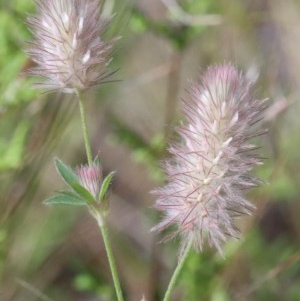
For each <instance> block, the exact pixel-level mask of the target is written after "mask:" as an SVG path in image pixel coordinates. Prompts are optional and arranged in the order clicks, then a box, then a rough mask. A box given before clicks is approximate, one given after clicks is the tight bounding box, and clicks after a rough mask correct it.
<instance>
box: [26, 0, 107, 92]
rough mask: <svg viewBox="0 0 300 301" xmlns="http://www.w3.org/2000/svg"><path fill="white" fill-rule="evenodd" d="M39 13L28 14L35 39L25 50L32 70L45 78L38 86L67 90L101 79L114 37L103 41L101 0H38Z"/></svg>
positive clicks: (86, 85) (104, 23) (87, 85)
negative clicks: (31, 64)
mask: <svg viewBox="0 0 300 301" xmlns="http://www.w3.org/2000/svg"><path fill="white" fill-rule="evenodd" d="M37 5H38V14H37V16H34V17H30V18H29V19H28V23H29V25H30V26H31V30H32V32H33V35H34V38H35V40H34V41H33V42H32V43H31V44H32V48H31V49H30V50H29V51H28V53H29V55H30V57H31V58H32V60H33V61H34V62H36V63H37V67H35V68H33V69H32V70H31V72H30V73H31V74H32V75H34V76H41V77H43V78H44V79H45V80H44V81H43V82H41V83H39V84H37V86H38V87H41V88H45V89H47V90H62V91H63V92H66V93H70V92H71V93H72V92H75V90H76V89H78V90H84V89H88V88H90V87H92V86H95V85H97V84H100V83H101V82H103V81H104V80H105V79H106V78H107V77H108V76H109V75H110V73H109V72H108V71H107V65H108V64H109V62H110V54H111V48H112V43H113V40H111V41H108V42H105V41H103V39H102V35H103V32H104V30H105V28H106V26H107V24H108V22H109V20H107V19H105V20H104V19H103V18H101V16H100V0H40V1H38V2H37Z"/></svg>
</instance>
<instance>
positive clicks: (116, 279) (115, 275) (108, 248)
mask: <svg viewBox="0 0 300 301" xmlns="http://www.w3.org/2000/svg"><path fill="white" fill-rule="evenodd" d="M93 215H94V217H95V218H96V220H97V222H98V225H99V228H100V230H101V234H102V237H103V241H104V246H105V249H106V254H107V258H108V262H109V266H110V270H111V275H112V278H113V282H114V286H115V291H116V295H117V298H118V301H124V298H123V294H122V289H121V285H120V280H119V276H118V271H117V267H116V263H115V259H114V255H113V253H112V248H111V244H110V240H109V235H108V231H107V227H106V225H105V221H104V219H103V218H102V216H101V215H100V214H99V213H96V214H93Z"/></svg>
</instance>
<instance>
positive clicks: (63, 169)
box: [54, 158, 79, 190]
mask: <svg viewBox="0 0 300 301" xmlns="http://www.w3.org/2000/svg"><path fill="white" fill-rule="evenodd" d="M54 163H55V166H56V169H57V171H58V173H59V174H60V176H61V177H62V179H63V180H64V181H65V182H66V184H68V185H70V186H71V187H72V188H73V189H74V187H73V185H75V184H79V180H78V177H77V175H76V174H75V173H74V171H73V170H72V168H71V167H69V166H67V165H65V164H64V163H63V162H62V161H61V160H59V159H58V158H55V159H54ZM74 190H75V189H74Z"/></svg>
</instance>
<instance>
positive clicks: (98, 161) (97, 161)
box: [93, 156, 100, 166]
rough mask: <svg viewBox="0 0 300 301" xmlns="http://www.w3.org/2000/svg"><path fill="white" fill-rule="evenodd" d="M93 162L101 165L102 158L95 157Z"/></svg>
mask: <svg viewBox="0 0 300 301" xmlns="http://www.w3.org/2000/svg"><path fill="white" fill-rule="evenodd" d="M93 164H95V165H97V166H99V165H100V159H99V157H98V156H96V157H95V159H94V161H93Z"/></svg>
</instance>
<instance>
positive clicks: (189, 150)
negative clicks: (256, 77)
mask: <svg viewBox="0 0 300 301" xmlns="http://www.w3.org/2000/svg"><path fill="white" fill-rule="evenodd" d="M251 86H252V83H250V82H249V81H247V80H246V78H245V77H244V76H243V75H241V74H240V73H239V72H238V71H237V70H236V69H235V68H234V67H233V66H232V65H231V64H223V65H220V66H213V67H211V68H209V69H208V70H207V71H206V72H205V73H204V74H203V76H202V82H200V83H193V84H191V87H190V99H188V100H187V101H185V102H184V104H183V113H184V115H185V118H186V121H187V122H186V125H183V126H181V127H179V128H178V133H179V134H180V136H181V143H177V144H175V145H172V146H171V147H170V152H171V154H172V155H173V156H172V158H171V159H169V160H167V161H166V162H165V164H164V166H165V171H166V174H167V178H168V180H169V183H168V184H167V185H166V186H164V187H162V188H160V189H157V190H156V191H155V192H154V193H155V194H156V195H157V196H158V199H157V201H156V208H157V209H159V210H161V211H163V212H164V219H163V220H162V221H161V222H160V223H159V224H158V225H157V226H156V227H155V228H154V230H156V231H162V230H164V229H166V228H169V227H170V226H174V225H175V227H176V230H175V232H172V233H171V235H170V237H171V238H172V237H174V236H177V235H180V236H181V242H182V246H181V252H180V253H181V254H182V253H183V251H184V250H185V248H186V247H187V245H189V243H190V242H192V244H193V246H194V248H195V249H196V250H202V247H203V242H204V239H205V238H207V239H208V241H209V244H210V245H212V246H215V247H216V248H217V249H218V250H219V252H220V253H221V254H222V250H221V245H222V243H223V242H225V241H226V240H227V239H228V237H235V238H237V237H238V236H239V230H238V229H237V227H236V226H235V225H234V218H236V217H239V216H241V215H244V214H251V212H252V211H253V209H254V206H253V205H252V204H251V203H249V202H248V201H247V200H246V199H245V198H244V197H243V191H244V189H245V188H250V187H254V186H257V185H258V184H259V183H260V181H259V180H258V179H257V178H255V177H253V176H252V175H251V174H250V173H249V172H250V170H251V169H252V168H253V167H254V166H255V165H258V164H260V163H261V159H260V157H259V156H257V155H255V154H254V153H253V151H254V150H255V149H256V147H255V146H254V145H252V144H250V141H249V140H250V139H251V138H253V137H255V136H258V135H260V134H261V133H262V131H259V129H257V128H255V127H254V125H255V124H256V123H257V122H258V121H259V120H260V119H261V117H262V112H263V110H264V108H265V101H260V100H256V99H255V98H253V97H252V96H251V94H250V88H251Z"/></svg>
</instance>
